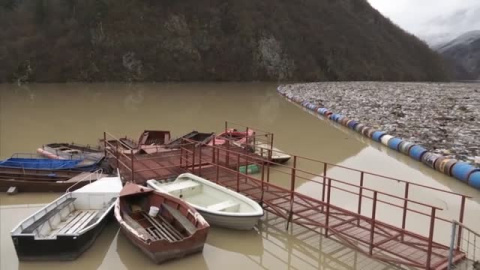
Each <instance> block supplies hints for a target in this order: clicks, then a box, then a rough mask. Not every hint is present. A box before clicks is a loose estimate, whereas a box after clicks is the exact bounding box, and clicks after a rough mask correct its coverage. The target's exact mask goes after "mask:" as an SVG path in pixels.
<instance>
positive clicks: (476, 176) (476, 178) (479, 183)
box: [468, 171, 480, 189]
mask: <svg viewBox="0 0 480 270" xmlns="http://www.w3.org/2000/svg"><path fill="white" fill-rule="evenodd" d="M468 184H469V185H470V186H472V187H474V188H478V189H480V171H474V172H472V173H471V174H470V177H469V178H468Z"/></svg>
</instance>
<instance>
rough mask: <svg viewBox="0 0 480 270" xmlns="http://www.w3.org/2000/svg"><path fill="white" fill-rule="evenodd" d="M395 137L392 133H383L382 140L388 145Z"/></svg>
mask: <svg viewBox="0 0 480 270" xmlns="http://www.w3.org/2000/svg"><path fill="white" fill-rule="evenodd" d="M391 138H393V136H392V135H388V134H387V135H383V136H382V138H380V141H381V142H382V143H383V144H385V145H386V146H388V141H389V140H390V139H391Z"/></svg>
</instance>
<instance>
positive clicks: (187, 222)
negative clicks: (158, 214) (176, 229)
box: [162, 203, 197, 235]
mask: <svg viewBox="0 0 480 270" xmlns="http://www.w3.org/2000/svg"><path fill="white" fill-rule="evenodd" d="M162 207H163V208H164V209H166V210H167V211H168V212H169V213H170V214H171V215H172V216H173V218H174V219H175V220H177V221H178V222H179V223H180V224H182V226H183V227H184V228H185V230H187V232H188V233H189V234H190V235H192V234H194V233H195V232H196V231H197V227H195V225H194V224H193V223H192V222H191V221H190V220H188V218H186V217H185V216H184V215H183V214H182V213H181V212H180V211H178V210H177V209H175V208H173V207H171V206H170V205H168V204H165V203H162Z"/></svg>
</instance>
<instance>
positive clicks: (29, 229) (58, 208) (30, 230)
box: [22, 198, 77, 233]
mask: <svg viewBox="0 0 480 270" xmlns="http://www.w3.org/2000/svg"><path fill="white" fill-rule="evenodd" d="M76 199H77V198H68V199H66V200H65V201H63V202H62V203H60V204H59V205H57V206H56V207H55V208H53V209H52V210H50V211H49V212H48V213H46V214H45V215H43V216H42V217H40V218H39V219H37V220H36V221H34V222H33V223H32V224H30V226H28V227H27V228H25V229H24V230H23V231H22V233H33V232H34V231H35V230H36V229H37V228H38V227H40V225H42V224H43V223H45V222H47V220H49V219H50V218H51V217H53V216H54V215H56V214H57V213H58V212H60V211H62V209H63V208H65V207H67V206H68V205H69V204H71V203H72V202H74V201H75V200H76Z"/></svg>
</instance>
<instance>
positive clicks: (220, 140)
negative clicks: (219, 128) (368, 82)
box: [209, 128, 255, 145]
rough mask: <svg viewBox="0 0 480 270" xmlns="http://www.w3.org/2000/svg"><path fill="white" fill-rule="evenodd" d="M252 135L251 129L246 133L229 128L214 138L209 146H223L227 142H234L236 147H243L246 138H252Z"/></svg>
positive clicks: (253, 133)
mask: <svg viewBox="0 0 480 270" xmlns="http://www.w3.org/2000/svg"><path fill="white" fill-rule="evenodd" d="M254 135H255V132H254V131H253V130H251V129H249V130H248V132H246V131H238V130H236V129H233V128H231V129H228V130H226V131H224V132H222V133H220V134H218V135H217V136H215V140H212V141H211V142H210V143H209V145H213V143H214V142H215V145H223V144H225V143H226V142H227V141H231V142H235V143H237V144H238V145H244V144H247V140H248V137H252V136H254Z"/></svg>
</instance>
